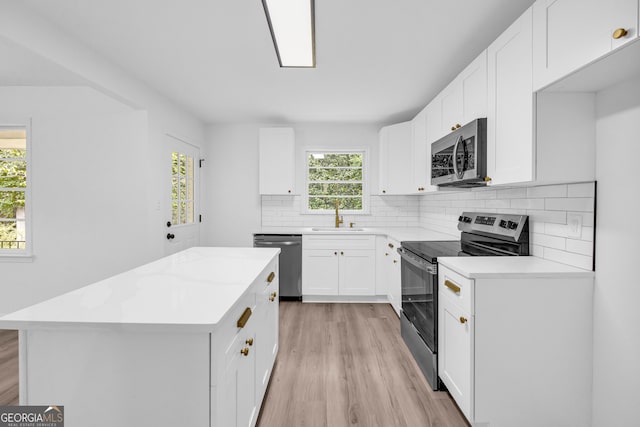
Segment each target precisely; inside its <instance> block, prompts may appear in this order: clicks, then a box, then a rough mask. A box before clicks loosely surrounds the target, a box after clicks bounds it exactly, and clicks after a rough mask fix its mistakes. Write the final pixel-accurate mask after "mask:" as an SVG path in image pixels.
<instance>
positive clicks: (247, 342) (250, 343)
mask: <svg viewBox="0 0 640 427" xmlns="http://www.w3.org/2000/svg"><path fill="white" fill-rule="evenodd" d="M245 344H248V345H249V346H252V345H253V338H249V339H248V340H246V341H245Z"/></svg>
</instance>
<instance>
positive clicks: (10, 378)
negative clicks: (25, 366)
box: [0, 330, 18, 406]
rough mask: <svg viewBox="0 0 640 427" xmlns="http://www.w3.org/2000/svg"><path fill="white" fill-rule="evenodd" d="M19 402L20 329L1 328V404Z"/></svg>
mask: <svg viewBox="0 0 640 427" xmlns="http://www.w3.org/2000/svg"><path fill="white" fill-rule="evenodd" d="M17 404H18V331H5V330H0V406H11V405H17Z"/></svg>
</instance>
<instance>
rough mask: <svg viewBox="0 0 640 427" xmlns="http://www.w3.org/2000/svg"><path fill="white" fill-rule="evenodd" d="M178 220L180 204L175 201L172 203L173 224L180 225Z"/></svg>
mask: <svg viewBox="0 0 640 427" xmlns="http://www.w3.org/2000/svg"><path fill="white" fill-rule="evenodd" d="M178 220H179V218H178V202H175V201H174V202H172V203H171V222H172V223H173V224H174V225H175V224H179V222H178Z"/></svg>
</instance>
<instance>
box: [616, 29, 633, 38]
mask: <svg viewBox="0 0 640 427" xmlns="http://www.w3.org/2000/svg"><path fill="white" fill-rule="evenodd" d="M627 34H629V32H628V31H627V30H625V29H624V28H618V29H617V30H615V31H614V32H613V38H614V39H616V40H618V39H621V38H623V37H625V36H626V35H627Z"/></svg>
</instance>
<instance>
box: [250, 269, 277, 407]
mask: <svg viewBox="0 0 640 427" xmlns="http://www.w3.org/2000/svg"><path fill="white" fill-rule="evenodd" d="M276 277H277V276H276ZM277 285H278V284H277V279H276V280H274V281H273V282H272V283H271V284H269V285H268V286H267V287H266V288H265V289H264V291H263V292H262V293H260V294H258V295H257V300H258V301H257V304H256V314H257V316H256V319H257V320H259V323H258V322H256V328H257V330H256V339H255V342H254V343H253V345H252V346H251V347H253V349H254V350H255V353H256V356H255V358H256V402H262V399H263V398H264V394H265V392H266V390H267V384H268V383H269V378H270V376H271V369H272V368H273V364H274V362H275V358H276V354H277V353H278V286H277Z"/></svg>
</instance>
